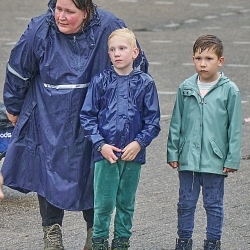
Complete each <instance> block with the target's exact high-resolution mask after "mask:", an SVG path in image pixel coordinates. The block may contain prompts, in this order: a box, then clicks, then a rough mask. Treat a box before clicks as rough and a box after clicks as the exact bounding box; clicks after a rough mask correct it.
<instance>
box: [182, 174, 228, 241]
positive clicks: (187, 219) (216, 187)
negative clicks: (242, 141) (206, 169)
mask: <svg viewBox="0 0 250 250" xmlns="http://www.w3.org/2000/svg"><path fill="white" fill-rule="evenodd" d="M179 179H180V188H179V202H178V236H179V238H183V239H190V238H192V234H193V229H194V217H195V210H196V205H197V201H198V198H199V194H200V190H201V188H202V196H203V206H204V208H205V210H206V215H207V216H206V217H207V227H206V236H207V240H209V241H216V240H220V239H221V236H222V226H223V218H224V211H223V197H224V181H225V176H223V175H219V174H209V173H195V172H191V171H180V172H179Z"/></svg>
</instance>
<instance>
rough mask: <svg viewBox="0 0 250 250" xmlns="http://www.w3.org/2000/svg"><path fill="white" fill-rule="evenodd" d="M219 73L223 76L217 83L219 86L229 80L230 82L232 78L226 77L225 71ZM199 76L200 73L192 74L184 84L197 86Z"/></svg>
mask: <svg viewBox="0 0 250 250" xmlns="http://www.w3.org/2000/svg"><path fill="white" fill-rule="evenodd" d="M219 73H220V75H221V77H220V79H219V81H218V83H217V87H218V86H221V85H223V84H225V83H227V82H230V79H229V78H228V77H226V76H225V75H224V73H223V72H219ZM198 76H199V75H198V73H196V74H194V75H192V76H191V77H189V78H188V79H187V80H186V81H185V82H184V84H190V85H192V86H197V85H196V83H197V79H198Z"/></svg>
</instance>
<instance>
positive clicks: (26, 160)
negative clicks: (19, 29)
mask: <svg viewBox="0 0 250 250" xmlns="http://www.w3.org/2000/svg"><path fill="white" fill-rule="evenodd" d="M48 6H49V10H48V11H47V13H46V14H44V15H41V16H39V17H36V18H33V19H32V20H31V22H30V23H29V25H28V28H27V29H26V31H25V32H24V33H23V35H22V36H21V38H20V40H19V41H18V42H17V44H16V45H15V47H14V48H13V50H12V51H11V54H10V59H9V62H8V64H7V68H6V80H5V84H4V104H5V106H6V109H7V115H8V118H9V119H10V121H11V122H12V123H13V125H15V129H14V131H13V135H12V139H11V142H10V144H9V147H8V151H7V154H6V157H5V160H4V164H3V167H2V173H3V176H4V184H5V185H7V186H9V187H11V188H13V189H16V190H19V191H21V192H24V193H28V192H31V191H33V192H37V194H38V200H39V206H40V213H41V216H42V225H43V230H44V243H45V248H44V249H64V248H63V244H62V236H61V225H62V220H63V215H64V210H74V211H77V210H78V211H83V215H84V218H85V220H86V221H87V228H88V237H87V239H88V238H89V236H91V231H92V222H93V187H92V184H93V179H92V177H93V176H92V171H91V170H92V168H91V166H92V145H91V143H90V142H89V141H88V140H87V139H85V138H84V134H83V130H82V128H81V126H80V119H79V113H80V110H81V107H82V104H83V101H84V98H85V95H86V92H87V87H88V84H89V82H90V80H91V78H92V77H93V76H94V75H95V74H97V73H98V72H100V71H102V70H103V69H105V68H107V67H108V66H110V60H109V58H108V51H107V49H108V48H107V39H108V36H109V35H110V33H111V32H112V31H113V30H115V29H117V28H121V27H125V24H124V22H123V21H122V20H120V19H118V18H116V17H115V16H114V15H113V14H111V13H109V12H106V11H103V10H101V9H99V8H97V7H96V6H95V5H94V4H93V3H92V1H91V0H57V1H55V0H51V1H50V2H49V4H48ZM134 66H135V67H138V68H140V69H141V70H143V71H144V72H147V66H148V63H147V60H146V58H145V57H144V55H143V52H142V51H141V52H140V55H139V57H138V58H137V60H136V61H135V65H134ZM55 235H57V236H58V237H55ZM55 238H56V240H55ZM58 239H59V240H58ZM53 247H54V248H53ZM90 248H91V241H89V240H87V243H86V244H85V249H90Z"/></svg>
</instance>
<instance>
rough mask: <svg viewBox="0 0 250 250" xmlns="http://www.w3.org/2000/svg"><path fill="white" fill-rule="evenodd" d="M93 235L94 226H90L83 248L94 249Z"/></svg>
mask: <svg viewBox="0 0 250 250" xmlns="http://www.w3.org/2000/svg"><path fill="white" fill-rule="evenodd" d="M92 235H93V228H89V230H88V231H87V237H86V241H85V245H84V248H83V250H91V249H92Z"/></svg>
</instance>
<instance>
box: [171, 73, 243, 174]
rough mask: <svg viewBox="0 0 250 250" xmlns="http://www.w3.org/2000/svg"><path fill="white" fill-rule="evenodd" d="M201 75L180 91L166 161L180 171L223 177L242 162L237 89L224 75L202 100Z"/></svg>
mask: <svg viewBox="0 0 250 250" xmlns="http://www.w3.org/2000/svg"><path fill="white" fill-rule="evenodd" d="M197 78H198V74H195V75H193V76H192V77H190V78H188V79H186V80H185V81H184V82H183V83H182V84H181V85H180V86H179V89H178V93H177V96H176V102H175V106H174V110H173V114H172V119H171V123H170V128H169V135H168V142H167V162H174V161H178V162H179V168H178V170H179V171H184V170H187V171H194V172H202V173H214V174H224V173H223V167H227V168H232V169H238V168H239V165H240V159H241V133H242V112H241V98H240V92H239V89H238V87H237V86H236V85H235V84H234V83H233V82H232V81H231V80H230V79H229V78H227V77H226V76H225V75H224V74H223V73H221V78H220V79H219V81H218V83H217V84H216V85H215V86H214V87H213V88H212V89H211V90H210V91H209V92H208V93H207V94H206V95H205V97H204V98H202V97H201V95H200V92H199V88H198V85H197Z"/></svg>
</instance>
